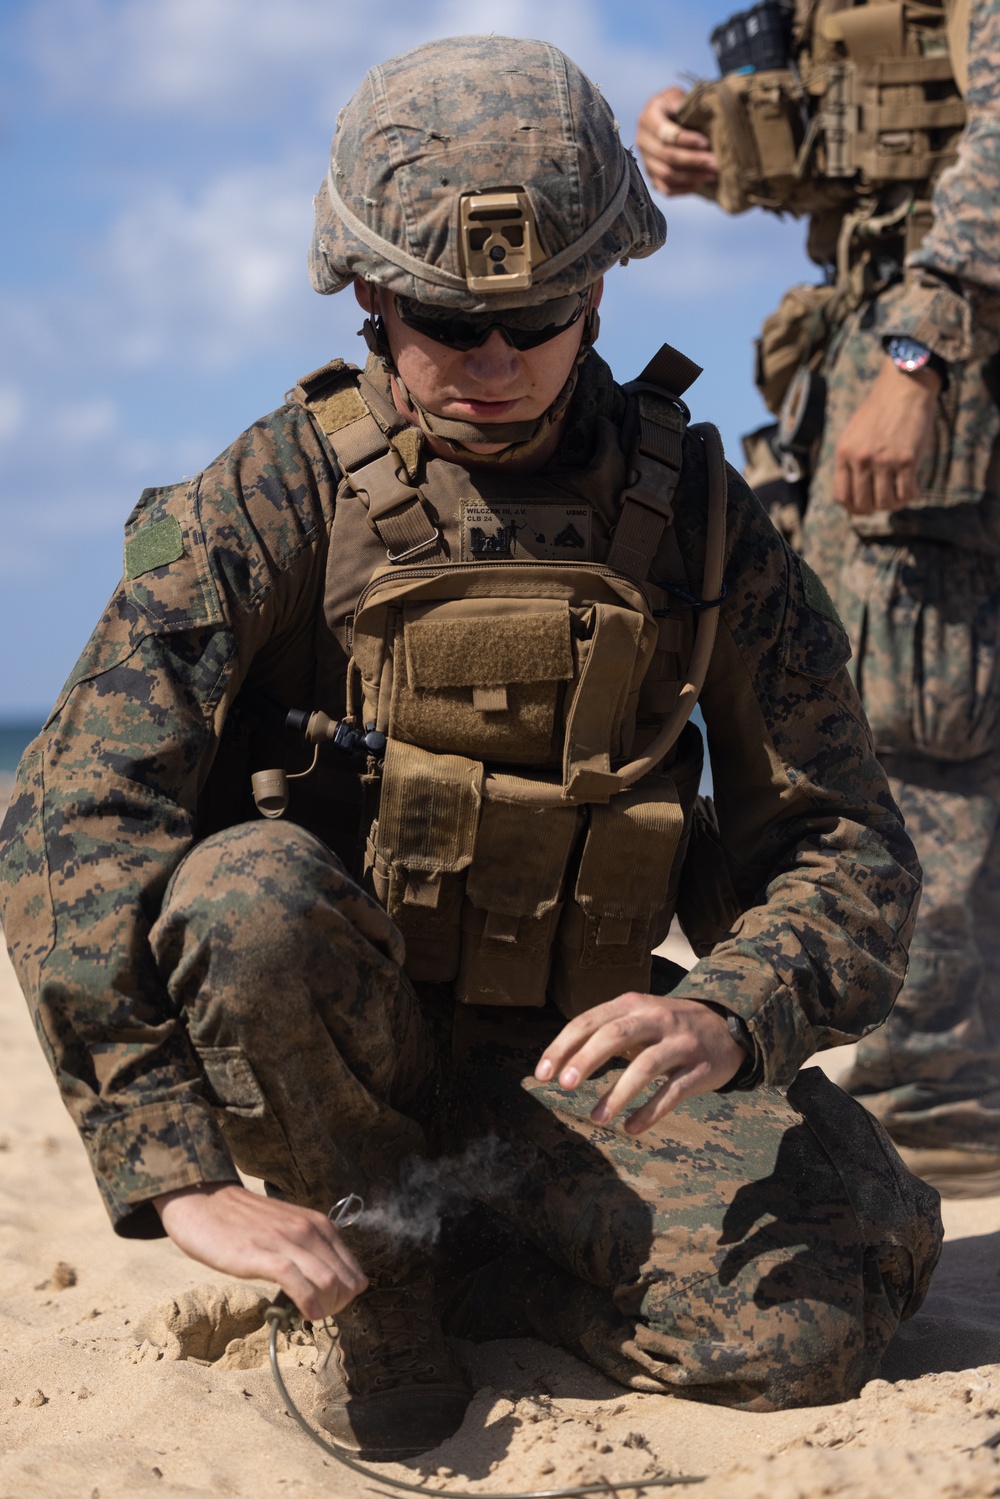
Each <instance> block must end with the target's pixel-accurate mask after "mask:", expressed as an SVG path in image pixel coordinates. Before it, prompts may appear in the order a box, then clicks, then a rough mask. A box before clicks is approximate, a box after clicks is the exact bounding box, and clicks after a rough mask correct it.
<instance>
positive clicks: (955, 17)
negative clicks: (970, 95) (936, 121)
mask: <svg viewBox="0 0 1000 1499" xmlns="http://www.w3.org/2000/svg"><path fill="white" fill-rule="evenodd" d="M969 3H970V0H945V11H946V12H947V16H948V20H947V22H946V25H947V28H948V52H949V54H950V56H951V65H952V68H953V69H954V72H955V82H956V83H957V84H958V87H959V91H960V92H961V93H962V95H963V96H964V95H965V94H966V93H967V92H968V88H969Z"/></svg>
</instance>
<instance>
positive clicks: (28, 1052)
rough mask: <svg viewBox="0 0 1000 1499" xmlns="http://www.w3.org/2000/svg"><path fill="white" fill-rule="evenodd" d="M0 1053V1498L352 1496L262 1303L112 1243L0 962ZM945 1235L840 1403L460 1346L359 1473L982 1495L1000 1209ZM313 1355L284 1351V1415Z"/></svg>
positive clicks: (997, 1336) (493, 1488)
mask: <svg viewBox="0 0 1000 1499" xmlns="http://www.w3.org/2000/svg"><path fill="white" fill-rule="evenodd" d="M0 796H2V788H0ZM675 950H676V949H675ZM0 1056H2V1058H3V1062H2V1070H0V1319H2V1320H0V1353H2V1366H0V1367H2V1375H0V1499H29V1496H35V1495H44V1496H51V1499H64V1496H73V1499H77V1496H79V1499H133V1496H144V1495H157V1496H160V1499H166V1496H181V1495H185V1496H186V1495H192V1496H193V1495H204V1496H209V1495H211V1496H230V1495H232V1496H244V1499H257V1496H264V1495H267V1496H273V1495H301V1496H303V1499H306V1496H310V1499H311V1496H314V1495H316V1496H319V1495H324V1494H335V1495H345V1496H351V1499H354V1496H357V1499H361V1496H362V1495H364V1494H367V1493H369V1492H370V1491H371V1483H370V1481H368V1480H365V1479H363V1478H360V1477H357V1476H355V1475H354V1474H352V1473H350V1472H348V1471H347V1470H345V1469H342V1468H340V1467H338V1466H337V1464H336V1463H335V1462H334V1461H333V1460H332V1459H329V1458H326V1457H324V1455H323V1454H322V1453H321V1452H320V1451H319V1450H318V1449H316V1448H315V1447H314V1446H313V1445H312V1444H311V1443H310V1442H309V1441H308V1440H307V1439H306V1438H305V1437H304V1436H303V1435H302V1433H301V1432H300V1431H299V1430H298V1429H297V1428H296V1427H295V1426H294V1424H293V1422H292V1421H291V1420H290V1419H289V1417H288V1416H287V1415H286V1414H285V1413H284V1412H283V1410H282V1407H281V1403H280V1401H279V1398H278V1395H277V1392H276V1390H275V1388H274V1385H273V1383H272V1380H271V1375H270V1372H269V1370H268V1369H267V1368H266V1353H265V1346H264V1340H263V1336H262V1334H261V1332H260V1331H259V1328H260V1322H261V1308H262V1306H263V1305H264V1302H265V1298H267V1297H268V1296H269V1293H270V1292H271V1290H272V1287H270V1286H266V1285H260V1286H251V1285H248V1284H245V1283H243V1282H238V1281H232V1280H227V1279H226V1278H225V1277H223V1276H219V1275H214V1274H212V1273H210V1272H208V1271H206V1270H205V1269H204V1268H203V1267H201V1266H199V1265H196V1264H193V1263H192V1262H191V1261H189V1260H187V1259H185V1258H184V1256H183V1255H182V1254H181V1253H180V1252H179V1250H177V1249H175V1248H174V1247H173V1245H172V1244H170V1243H169V1242H168V1241H166V1240H161V1241H157V1242H153V1243H135V1242H131V1243H130V1242H128V1241H125V1240H121V1239H118V1238H116V1237H115V1236H114V1234H113V1233H112V1232H111V1229H110V1227H109V1225H108V1222H107V1219H106V1217H105V1214H104V1210H103V1208H102V1206H101V1204H100V1201H99V1199H98V1195H97V1191H96V1188H95V1186H94V1183H93V1180H92V1178H91V1175H90V1171H89V1168H88V1166H87V1162H86V1159H85V1156H84V1152H83V1148H82V1146H81V1145H80V1142H79V1140H78V1138H77V1136H76V1132H75V1131H74V1129H73V1127H72V1125H71V1124H70V1122H69V1119H68V1117H67V1115H66V1114H65V1112H64V1110H63V1107H62V1104H61V1102H60V1100H59V1097H58V1094H57V1091H56V1088H55V1085H54V1083H53V1081H52V1078H51V1077H50V1075H49V1073H48V1070H47V1068H46V1065H45V1063H44V1060H43V1058H42V1055H41V1052H40V1050H39V1047H38V1044H37V1042H36V1040H35V1037H34V1034H33V1031H32V1028H31V1025H30V1022H29V1020H28V1017H27V1013H26V1010H25V1006H24V1003H23V1000H22V999H21V996H20V994H19V992H18V988H17V983H16V981H15V979H14V976H13V973H12V971H11V969H10V967H9V965H8V963H7V961H6V958H5V957H4V958H3V959H2V961H0ZM838 1066H842V1059H839V1058H837V1057H834V1058H833V1059H832V1061H828V1062H827V1069H828V1070H830V1071H833V1072H834V1073H835V1072H836V1070H837V1068H838ZM945 1222H946V1225H947V1243H946V1245H945V1250H944V1256H943V1259H942V1263H941V1267H940V1269H939V1270H938V1272H937V1275H936V1277H935V1280H934V1283H933V1285H932V1287H931V1291H930V1294H929V1296H928V1298H927V1301H926V1303H925V1305H924V1308H923V1310H922V1311H921V1312H920V1313H919V1314H918V1315H917V1317H916V1318H914V1319H913V1320H912V1321H911V1322H910V1323H908V1324H906V1326H905V1327H904V1328H903V1330H902V1331H901V1332H900V1334H899V1335H898V1337H897V1338H896V1340H895V1342H894V1343H893V1344H892V1346H891V1347H890V1349H889V1351H888V1354H887V1356H886V1359H885V1361H884V1364H883V1369H882V1376H883V1377H882V1378H880V1379H877V1380H873V1381H872V1382H871V1383H870V1384H869V1385H868V1386H867V1387H866V1388H865V1390H864V1391H863V1392H862V1394H861V1396H860V1398H858V1399H857V1400H852V1401H848V1402H846V1403H844V1404H842V1405H837V1406H827V1407H823V1408H807V1409H803V1410H795V1411H785V1412H781V1413H778V1414H774V1415H752V1414H745V1413H743V1412H738V1411H726V1410H719V1409H716V1408H714V1407H710V1406H700V1405H696V1404H693V1403H691V1402H686V1401H679V1400H672V1399H669V1398H664V1397H662V1396H655V1395H640V1394H633V1393H631V1392H628V1391H625V1390H623V1389H622V1388H621V1387H619V1386H618V1385H615V1384H613V1383H611V1382H610V1381H609V1380H607V1379H605V1378H603V1377H602V1376H601V1375H599V1374H597V1373H596V1372H594V1371H593V1370H592V1369H590V1368H589V1367H587V1366H586V1365H584V1364H581V1363H579V1362H578V1361H577V1360H576V1359H574V1358H572V1357H571V1356H570V1355H569V1354H566V1353H563V1352H561V1351H559V1350H554V1349H550V1348H547V1347H546V1346H544V1345H543V1344H540V1343H536V1342H533V1341H530V1340H524V1341H520V1340H519V1341H504V1342H498V1343H493V1344H487V1345H483V1346H480V1347H473V1346H472V1345H471V1344H462V1343H460V1344H457V1345H456V1348H457V1352H458V1355H459V1357H460V1359H461V1360H462V1362H463V1363H464V1364H465V1366H466V1368H467V1370H468V1372H469V1375H470V1377H471V1380H472V1383H473V1386H474V1388H475V1390H476V1395H475V1398H474V1400H473V1402H472V1405H471V1407H470V1409H469V1412H468V1415H467V1417H466V1420H465V1422H464V1424H463V1426H462V1428H461V1430H460V1431H459V1432H458V1434H457V1435H456V1436H455V1437H453V1438H452V1439H451V1440H450V1441H448V1442H446V1443H445V1444H444V1445H443V1446H441V1447H440V1448H438V1449H437V1450H436V1451H434V1452H432V1453H430V1454H428V1455H427V1456H426V1457H424V1458H421V1459H416V1460H414V1461H413V1462H411V1463H409V1464H406V1465H400V1466H397V1467H393V1466H385V1467H383V1468H382V1469H381V1470H380V1471H381V1472H382V1473H384V1474H390V1473H391V1474H395V1476H397V1477H401V1478H404V1479H408V1480H410V1481H411V1482H412V1481H414V1480H419V1479H421V1478H423V1477H427V1478H428V1479H429V1481H430V1482H431V1484H433V1485H434V1486H435V1487H436V1488H437V1489H439V1490H440V1491H441V1492H442V1493H447V1492H448V1490H449V1489H472V1490H475V1491H481V1492H483V1493H502V1492H509V1491H511V1490H521V1491H523V1490H525V1489H532V1488H550V1489H551V1488H554V1487H556V1486H558V1485H561V1484H575V1483H581V1482H600V1481H602V1480H610V1481H614V1480H616V1479H617V1480H624V1479H628V1478H639V1477H642V1476H643V1475H649V1474H650V1473H652V1472H654V1471H668V1472H671V1473H683V1474H691V1475H706V1476H707V1481H706V1482H705V1483H703V1484H701V1485H699V1486H698V1488H697V1490H695V1492H697V1493H699V1494H700V1495H702V1496H703V1499H817V1496H821V1495H838V1496H840V1495H843V1496H848V1499H869V1496H870V1499H875V1496H878V1499H884V1496H885V1495H887V1494H889V1493H891V1491H892V1490H893V1489H903V1488H904V1487H905V1492H906V1496H907V1499H922V1496H925V1495H926V1496H931V1495H933V1496H935V1499H939V1496H949V1499H950V1496H985V1495H1000V1455H998V1453H997V1451H996V1450H995V1449H992V1448H990V1447H988V1446H984V1445H983V1444H984V1443H985V1442H987V1441H988V1440H989V1439H990V1438H991V1437H993V1436H994V1434H996V1433H1000V1261H998V1255H997V1250H998V1247H1000V1197H998V1198H992V1199H985V1200H983V1201H980V1202H956V1203H950V1204H945ZM310 1357H311V1349H310V1348H308V1347H306V1346H303V1345H302V1344H293V1346H291V1347H289V1348H287V1349H286V1351H285V1352H284V1353H283V1355H282V1364H283V1367H284V1369H285V1373H286V1378H287V1380H288V1383H289V1386H290V1388H291V1389H292V1392H293V1394H295V1395H297V1396H300V1397H301V1398H302V1400H303V1401H304V1402H307V1401H308V1389H309V1383H310V1375H309V1371H308V1367H307V1366H308V1362H309V1359H310ZM381 1491H382V1492H388V1490H385V1489H383V1490H381ZM646 1492H647V1494H650V1495H652V1494H656V1493H658V1492H664V1493H670V1492H677V1493H679V1492H685V1491H682V1490H663V1491H660V1490H655V1489H651V1490H647V1491H646Z"/></svg>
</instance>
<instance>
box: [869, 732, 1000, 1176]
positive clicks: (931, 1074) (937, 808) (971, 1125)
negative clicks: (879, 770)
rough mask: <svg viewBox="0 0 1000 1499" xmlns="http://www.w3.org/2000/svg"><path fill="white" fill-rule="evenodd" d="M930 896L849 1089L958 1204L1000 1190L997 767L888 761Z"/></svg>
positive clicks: (997, 762)
mask: <svg viewBox="0 0 1000 1499" xmlns="http://www.w3.org/2000/svg"><path fill="white" fill-rule="evenodd" d="M884 764H885V768H886V770H887V771H888V772H889V776H890V784H891V786H892V791H893V795H894V796H895V798H896V800H897V802H898V803H899V806H900V810H901V811H902V813H903V815H904V817H905V819H906V826H907V829H908V830H909V832H910V834H911V836H912V837H913V839H914V841H915V843H916V844H917V847H918V848H919V849H920V852H921V857H922V859H923V867H924V888H923V895H922V897H921V905H920V917H919V920H918V922H917V927H916V931H915V934H914V939H913V942H912V944H911V947H910V968H909V973H908V975H907V979H906V983H905V985H904V987H903V989H902V991H901V993H900V995H899V998H898V999H897V1001H896V1005H895V1008H894V1009H893V1011H892V1014H891V1015H890V1016H889V1019H888V1021H887V1022H886V1024H885V1025H884V1026H883V1027H882V1028H881V1029H880V1030H878V1031H875V1032H874V1033H873V1034H872V1035H871V1036H868V1037H866V1038H865V1040H864V1041H862V1042H861V1044H860V1046H859V1047H858V1051H857V1056H856V1060H855V1063H854V1066H853V1067H852V1069H851V1072H850V1075H849V1077H848V1078H847V1080H846V1085H847V1086H848V1087H849V1088H850V1090H851V1092H853V1093H854V1094H855V1095H856V1096H858V1097H859V1098H860V1099H861V1101H862V1102H863V1103H864V1104H865V1106H866V1107H867V1108H869V1109H871V1111H872V1112H873V1113H874V1114H876V1115H877V1116H878V1117H879V1118H880V1119H881V1120H882V1123H883V1124H884V1125H885V1126H886V1129H887V1130H888V1131H889V1133H890V1134H891V1136H892V1138H893V1140H894V1141H895V1142H896V1144H897V1145H898V1146H899V1147H900V1149H901V1151H902V1152H903V1155H904V1159H906V1161H907V1164H908V1165H910V1167H911V1168H912V1169H913V1170H915V1171H918V1172H919V1173H920V1174H921V1175H923V1176H926V1177H927V1178H928V1179H929V1180H932V1181H933V1182H934V1183H935V1185H937V1186H938V1187H939V1188H940V1189H941V1190H943V1191H945V1192H946V1193H947V1194H948V1195H951V1196H961V1195H963V1194H965V1193H969V1194H971V1195H977V1196H978V1195H982V1194H983V1193H986V1192H990V1191H997V1190H1000V966H998V960H1000V759H998V757H997V756H993V755H988V756H985V757H984V758H983V759H982V760H973V761H970V762H969V763H968V764H965V765H961V764H959V765H941V764H935V763H933V762H928V761H920V760H918V759H915V758H912V757H911V758H910V759H906V758H904V757H902V756H885V757H884Z"/></svg>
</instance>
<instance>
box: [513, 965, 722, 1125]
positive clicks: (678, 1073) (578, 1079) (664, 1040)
mask: <svg viewBox="0 0 1000 1499" xmlns="http://www.w3.org/2000/svg"><path fill="white" fill-rule="evenodd" d="M612 1057H627V1058H628V1059H629V1062H630V1065H629V1066H628V1067H626V1069H625V1071H624V1072H623V1073H622V1075H621V1077H620V1078H619V1079H618V1081H617V1082H616V1083H615V1084H614V1086H613V1087H611V1088H610V1089H609V1090H608V1092H607V1093H605V1094H604V1096H603V1097H602V1098H601V1099H600V1101H599V1102H598V1103H597V1104H596V1105H595V1107H594V1108H593V1109H591V1111H590V1117H591V1119H593V1120H594V1122H595V1124H607V1123H608V1122H609V1121H610V1120H611V1119H613V1118H614V1117H615V1115H616V1114H618V1113H620V1112H621V1110H622V1109H623V1108H624V1107H625V1105H626V1104H627V1103H628V1102H629V1101H630V1100H631V1099H633V1098H634V1097H635V1095H636V1094H637V1093H640V1092H641V1091H642V1090H643V1089H644V1088H645V1087H647V1085H648V1084H649V1083H651V1082H653V1081H654V1080H655V1079H657V1078H663V1079H664V1084H663V1087H662V1088H660V1089H659V1091H658V1092H657V1093H656V1094H654V1096H653V1097H652V1098H651V1099H650V1100H649V1101H648V1103H644V1104H643V1106H642V1108H640V1109H636V1111H635V1113H634V1114H630V1115H629V1117H628V1118H627V1119H626V1121H625V1129H626V1130H627V1131H628V1133H629V1134H630V1135H640V1134H642V1132H643V1130H647V1129H649V1128H650V1126H651V1125H653V1124H655V1123H656V1122H657V1120H658V1119H662V1118H663V1116H664V1114H669V1113H670V1111H671V1110H672V1109H676V1107H677V1105H678V1104H679V1103H681V1102H682V1101H683V1100H684V1099H685V1098H691V1097H693V1096H694V1095H695V1094H698V1093H712V1092H714V1091H715V1089H716V1088H721V1087H722V1085H723V1083H728V1081H729V1079H730V1078H731V1077H734V1076H735V1074H736V1073H737V1072H738V1071H739V1069H740V1067H741V1066H742V1064H743V1063H744V1062H745V1061H746V1052H745V1051H744V1050H743V1048H742V1047H741V1046H740V1045H739V1043H738V1042H737V1041H734V1040H733V1037H732V1036H731V1035H730V1033H729V1027H728V1026H727V1024H726V1020H725V1017H724V1016H722V1015H720V1014H719V1012H718V1011H717V1010H713V1009H710V1008H709V1007H708V1005H703V1004H699V1003H698V1001H697V1000H695V999H674V998H673V997H672V996H671V995H669V994H636V993H631V994H620V995H619V996H618V998H617V999H612V1000H611V1001H609V1003H608V1004H604V1005H595V1006H594V1008H593V1009H592V1010H585V1011H584V1013H583V1014H582V1015H577V1017H576V1018H575V1019H574V1020H571V1021H570V1022H569V1024H568V1025H566V1026H564V1027H563V1029H562V1030H561V1031H560V1032H559V1034H558V1036H556V1038H555V1040H554V1041H552V1042H551V1043H550V1044H549V1045H548V1046H547V1047H546V1048H545V1051H544V1052H543V1053H542V1057H541V1060H540V1061H539V1063H538V1066H537V1067H536V1068H535V1077H536V1078H537V1079H538V1081H539V1082H542V1083H544V1082H548V1081H549V1079H550V1078H553V1077H558V1080H559V1085H560V1087H562V1088H565V1089H566V1090H567V1091H571V1090H572V1089H573V1088H576V1087H578V1086H579V1084H580V1083H582V1082H583V1081H584V1080H585V1079H586V1078H588V1077H591V1076H592V1075H593V1074H594V1073H595V1072H601V1071H602V1070H603V1069H604V1068H605V1067H606V1066H607V1064H608V1062H610V1061H611V1059H612Z"/></svg>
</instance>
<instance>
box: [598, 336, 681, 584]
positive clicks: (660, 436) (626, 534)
mask: <svg viewBox="0 0 1000 1499" xmlns="http://www.w3.org/2000/svg"><path fill="white" fill-rule="evenodd" d="M670 352H671V353H675V351H674V350H671V351H670ZM677 357H678V358H679V359H683V358H684V356H683V355H678V356H677ZM685 362H686V363H688V364H690V360H688V361H685ZM648 367H649V366H647V368H648ZM695 368H697V366H695ZM627 389H628V390H629V392H630V395H631V398H632V399H633V400H635V401H636V402H637V405H638V412H637V413H636V417H635V430H636V436H635V443H634V446H633V448H632V452H631V454H630V464H631V471H632V478H631V482H630V483H629V486H628V488H627V489H626V490H625V492H624V494H623V495H622V496H621V507H622V508H621V513H620V515H619V517H618V523H617V525H616V526H615V533H614V537H613V538H612V542H611V547H610V549H609V551H608V556H607V564H608V566H609V567H613V568H615V569H616V570H617V571H618V572H622V573H625V574H626V576H627V577H630V578H635V579H636V580H637V581H638V582H645V580H646V578H647V577H648V575H649V569H650V567H651V566H652V563H653V558H654V557H655V556H656V552H657V549H658V547H659V545H660V541H661V539H662V537H663V533H664V530H665V529H666V527H667V526H668V525H669V524H670V518H671V509H672V505H673V498H674V492H675V490H676V488H677V484H678V481H679V480H680V476H681V454H682V450H683V440H684V429H685V427H686V426H687V417H686V413H685V412H684V410H683V409H682V408H681V407H679V406H678V405H677V404H675V402H674V401H673V400H672V399H671V398H670V397H669V396H667V395H665V394H661V392H660V391H659V390H657V389H655V388H650V387H649V386H647V388H645V389H643V388H642V387H641V386H640V385H639V382H638V381H636V382H635V383H634V384H633V385H632V386H630V387H627Z"/></svg>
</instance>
